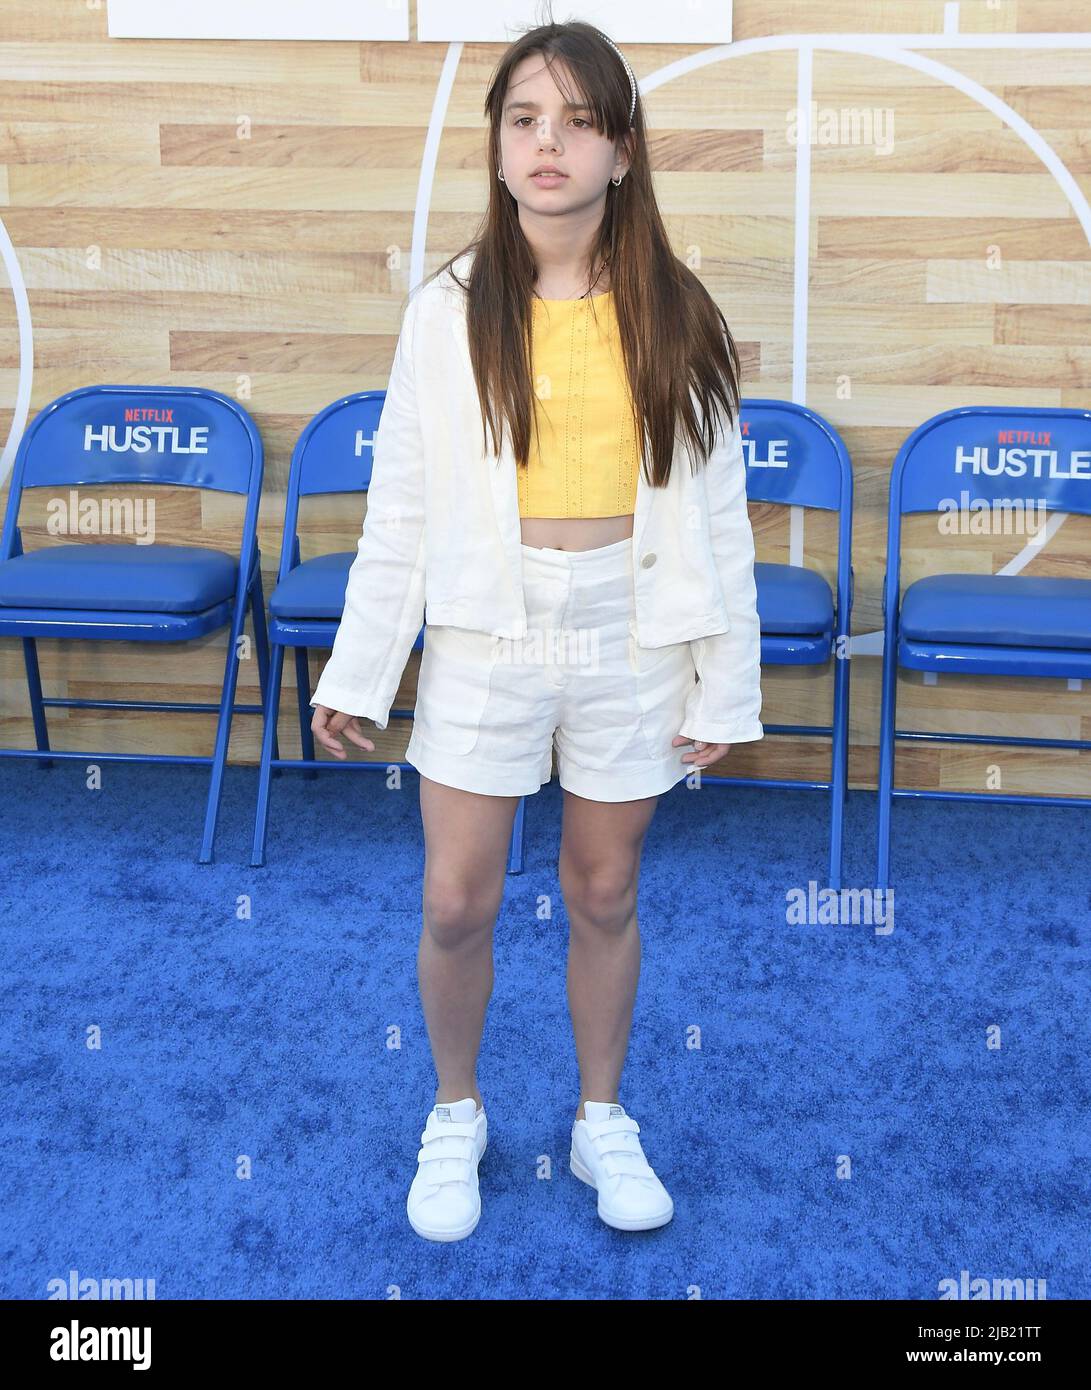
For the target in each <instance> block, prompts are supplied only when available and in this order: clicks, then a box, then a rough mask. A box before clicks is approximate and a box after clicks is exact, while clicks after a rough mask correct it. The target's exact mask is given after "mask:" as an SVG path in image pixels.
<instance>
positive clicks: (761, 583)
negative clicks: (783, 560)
mask: <svg viewBox="0 0 1091 1390" xmlns="http://www.w3.org/2000/svg"><path fill="white" fill-rule="evenodd" d="M754 582H755V584H756V586H757V591H758V617H759V619H760V620H761V630H762V632H766V633H769V634H770V635H777V634H785V635H787V636H793V635H804V634H809V633H824V632H831V631H832V630H833V590H832V589H831V588H830V586H829V584H828V583H827V582H826V580H825V579H823V577H822V576H821V575H820V574H817V573H816V572H815V571H814V570H809V569H804V568H803V566H802V565H774V564H772V563H770V562H769V561H766V560H759V561H757V563H756V564H755V565H754Z"/></svg>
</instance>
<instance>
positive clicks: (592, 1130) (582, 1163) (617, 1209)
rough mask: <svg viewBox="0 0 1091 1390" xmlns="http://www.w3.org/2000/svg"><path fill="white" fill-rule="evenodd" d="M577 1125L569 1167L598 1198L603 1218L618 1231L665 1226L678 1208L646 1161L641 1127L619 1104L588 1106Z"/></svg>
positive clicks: (590, 1103)
mask: <svg viewBox="0 0 1091 1390" xmlns="http://www.w3.org/2000/svg"><path fill="white" fill-rule="evenodd" d="M583 1113H584V1115H585V1116H586V1117H587V1118H586V1119H583V1120H576V1121H574V1123H573V1125H572V1153H571V1155H570V1157H569V1164H570V1166H571V1169H572V1172H573V1173H574V1174H575V1175H576V1177H577V1178H579V1179H580V1181H581V1182H585V1183H587V1185H588V1186H589V1187H593V1188H595V1189H596V1190H597V1192H598V1194H599V1203H598V1210H599V1216H601V1217H602V1219H603V1221H605V1222H606V1224H607V1226H613V1227H614V1228H615V1229H616V1230H619V1231H650V1230H652V1228H653V1227H655V1226H665V1225H666V1223H667V1222H668V1221H669V1220H670V1219H671V1217H672V1216H673V1215H674V1203H673V1202H672V1201H671V1199H670V1194H669V1193H668V1192H667V1189H666V1188H665V1187H664V1186H663V1184H662V1183H661V1182H660V1181H659V1179H658V1178H657V1177H656V1175H655V1172H654V1171H653V1169H652V1168H651V1166H650V1165H649V1163H648V1160H647V1159H646V1158H645V1157H644V1150H643V1149H642V1148H641V1147H640V1140H639V1139H638V1138H637V1135H638V1134H639V1133H640V1126H639V1125H638V1124H637V1122H636V1121H635V1120H634V1119H633V1118H632V1117H631V1116H630V1115H626V1113H625V1107H624V1106H622V1105H618V1104H617V1103H616V1102H615V1101H605V1100H587V1101H584V1103H583Z"/></svg>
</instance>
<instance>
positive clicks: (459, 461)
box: [311, 253, 764, 743]
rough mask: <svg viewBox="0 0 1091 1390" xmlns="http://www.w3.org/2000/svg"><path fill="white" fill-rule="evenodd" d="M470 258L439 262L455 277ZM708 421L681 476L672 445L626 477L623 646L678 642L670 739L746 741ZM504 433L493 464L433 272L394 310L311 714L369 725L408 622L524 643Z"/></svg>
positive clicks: (733, 442)
mask: <svg viewBox="0 0 1091 1390" xmlns="http://www.w3.org/2000/svg"><path fill="white" fill-rule="evenodd" d="M471 258H472V253H466V254H465V255H464V256H463V257H462V258H461V259H460V260H459V261H457V262H456V263H455V267H454V268H455V270H456V271H457V272H458V274H459V275H460V276H461V277H462V278H463V279H465V278H466V271H467V269H468V267H469V264H470V261H471ZM722 423H723V422H722V420H718V421H717V424H718V426H719V428H718V429H717V435H716V439H717V442H716V447H715V448H714V450H713V452H712V454H711V456H710V458H709V461H708V463H707V465H701V466H700V467H699V469H698V471H697V473H696V476H693V475H692V474H691V463H690V457H689V453H688V451H687V449H686V448H685V446H684V445H682V444H679V446H678V450H677V452H676V454H675V457H674V459H673V462H672V467H671V478H670V482H669V484H668V485H667V486H666V487H663V488H656V487H652V486H650V485H649V484H648V483H647V482H646V480H645V478H644V475H643V472H642V471H640V470H638V473H637V487H636V502H635V511H634V517H633V550H632V553H633V585H634V590H635V601H636V611H635V626H634V635H635V637H636V641H637V644H638V646H639V647H664V646H667V645H669V644H670V643H674V642H688V643H689V644H690V648H691V652H692V656H693V664H694V671H695V675H696V677H697V679H696V682H695V684H694V687H693V691H692V693H691V694H690V696H689V697H688V699H687V701H686V708H685V718H684V720H683V723H682V727H681V728H680V729H679V731H678V732H679V733H680V734H683V735H684V736H685V737H687V738H690V739H698V740H701V741H702V742H706V743H749V742H753V741H754V740H755V739H760V738H762V737H763V733H764V731H763V729H762V726H761V723H760V721H759V719H758V714H759V711H760V709H761V688H760V683H759V678H760V657H761V635H760V630H759V624H758V614H757V599H756V591H755V585H754V537H753V533H752V531H751V527H750V520H749V516H748V514H747V509H746V470H745V465H744V463H743V454H742V439H741V434H740V430H739V426H738V422H737V421H736V423H735V425H734V428H733V430H732V432H731V434H730V435H728V436H727V437H726V439H725V437H724V430H723V429H722ZM509 436H510V432H509V431H507V430H505V432H504V438H503V441H502V447H501V455H500V462H499V464H497V462H496V456H495V454H493V453H492V450H491V438H490V439H489V441H488V444H486V437H485V435H484V433H483V431H482V427H481V416H480V411H479V407H478V400H477V388H476V385H475V383H474V376H473V368H472V365H471V361H470V347H469V339H468V336H467V331H466V314H465V308H464V294H463V292H462V290H461V289H459V287H458V285H457V284H455V282H454V281H453V279H452V278H451V276H450V274H449V273H448V272H444V274H443V275H442V276H438V277H436V278H435V279H433V280H431V281H428V282H426V283H425V284H423V285H421V286H418V287H417V288H416V289H415V290H414V291H413V293H412V294H411V296H410V299H409V303H408V306H407V308H406V310H405V315H404V318H403V321H402V329H401V334H400V336H399V338H398V344H397V348H396V350H395V353H394V361H393V364H392V365H391V369H390V381H389V384H388V386H387V393H386V399H385V401H384V404H383V410H382V414H381V416H380V419H379V424H378V427H377V430H376V434H375V441H374V449H373V455H372V475H371V484H370V487H369V489H368V493H367V513H366V518H365V522H364V526H363V530H362V533H361V536H360V539H359V541H358V543H357V555H356V558H355V559H354V561H353V563H352V566H351V568H350V569H349V575H348V585H347V588H346V592H345V607H344V614H343V616H342V619H341V624H340V627H339V629H338V632H337V637H336V639H335V641H334V646H333V650H332V652H331V654H330V657H329V660H328V661H327V663H326V666H325V669H324V670H323V672H322V676H321V679H320V680H319V682H318V685H317V687H316V688H315V692H314V695H313V697H312V699H311V704H312V705H319V704H321V705H325V706H327V707H328V708H330V709H334V710H340V711H342V712H344V713H346V714H355V715H363V716H365V717H366V718H368V719H371V720H373V721H374V723H375V724H376V725H377V726H378V728H380V729H385V728H386V726H387V722H388V718H389V713H390V708H391V705H392V704H393V703H394V698H395V696H396V695H397V692H398V686H399V684H400V682H401V677H402V674H403V672H404V670H405V665H406V662H407V661H408V658H409V652H410V650H411V648H412V646H413V642H414V640H415V639H416V636H417V633H418V632H419V631H420V628H421V624H422V622H424V621H427V622H429V623H434V624H443V625H449V626H452V627H462V628H470V629H473V630H475V631H480V632H489V633H492V634H493V635H494V636H497V637H507V638H520V637H525V636H526V635H527V617H526V608H525V605H524V602H523V584H522V552H521V550H520V546H521V541H522V538H521V533H520V526H519V500H518V491H517V486H516V473H515V459H514V455H513V453H512V451H511V442H510V437H509Z"/></svg>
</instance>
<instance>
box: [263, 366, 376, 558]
mask: <svg viewBox="0 0 1091 1390" xmlns="http://www.w3.org/2000/svg"><path fill="white" fill-rule="evenodd" d="M385 400H386V392H385V391H356V392H353V394H352V395H349V396H342V397H340V399H338V400H336V401H331V402H330V404H329V405H327V406H326V407H325V408H324V409H322V410H320V411H319V412H318V414H317V415H315V416H314V417H313V419H311V420H309V421H308V422H307V424H306V425H305V426H304V428H303V431H302V433H301V434H300V436H299V438H298V439H297V440H296V445H295V448H294V449H293V450H292V464H291V468H290V469H289V471H288V495H287V497H286V498H285V502H284V537H283V541H282V543H281V547H280V578H281V579H283V578H284V577H285V575H287V574H288V572H289V571H290V570H291V569H293V568H294V567H295V566H296V565H297V564H299V534H298V529H297V528H298V524H299V499H300V498H301V497H313V496H317V495H319V494H321V493H330V492H366V491H367V489H368V488H369V486H370V485H371V468H372V464H373V462H374V457H375V437H376V433H377V431H378V428H379V417H380V416H381V414H382V410H383V403H384V401H385Z"/></svg>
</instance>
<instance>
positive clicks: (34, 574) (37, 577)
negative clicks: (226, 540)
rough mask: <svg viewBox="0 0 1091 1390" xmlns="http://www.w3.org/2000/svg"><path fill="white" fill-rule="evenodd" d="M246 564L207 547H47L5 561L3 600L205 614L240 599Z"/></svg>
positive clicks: (17, 604)
mask: <svg viewBox="0 0 1091 1390" xmlns="http://www.w3.org/2000/svg"><path fill="white" fill-rule="evenodd" d="M238 568H239V567H238V561H237V560H236V559H235V558H234V557H233V556H231V555H227V554H225V552H224V551H222V550H213V549H210V548H208V547H206V546H200V545H136V544H135V543H131V544H122V543H115V542H107V541H99V542H94V543H92V544H88V545H47V546H44V547H42V548H41V549H39V550H32V551H30V552H29V553H28V554H26V555H16V556H15V557H14V558H13V559H11V560H4V561H0V605H3V606H5V607H8V608H80V609H104V610H107V611H109V612H119V611H125V612H141V613H199V612H202V611H203V610H204V609H206V608H212V607H213V606H214V605H215V604H217V603H222V602H223V601H224V599H228V598H231V597H233V595H234V593H235V586H236V583H237V580H238Z"/></svg>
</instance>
